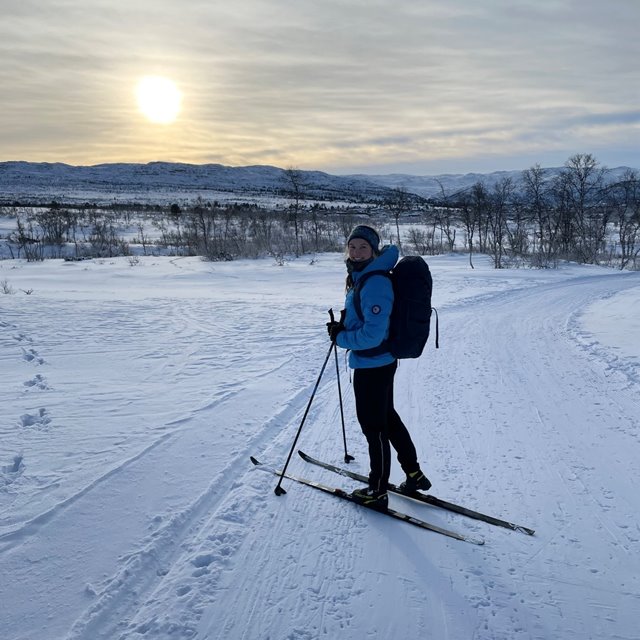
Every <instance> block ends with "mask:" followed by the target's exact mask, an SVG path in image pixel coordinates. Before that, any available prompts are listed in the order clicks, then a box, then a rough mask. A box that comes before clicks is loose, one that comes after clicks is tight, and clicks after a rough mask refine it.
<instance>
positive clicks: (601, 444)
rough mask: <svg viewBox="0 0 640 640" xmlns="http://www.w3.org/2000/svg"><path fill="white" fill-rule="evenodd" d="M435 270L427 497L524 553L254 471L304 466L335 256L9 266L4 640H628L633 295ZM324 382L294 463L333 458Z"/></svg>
mask: <svg viewBox="0 0 640 640" xmlns="http://www.w3.org/2000/svg"><path fill="white" fill-rule="evenodd" d="M429 262H430V264H431V266H432V271H433V273H434V278H435V282H436V293H435V297H434V304H435V305H436V306H437V307H438V308H439V309H440V319H441V326H440V328H441V349H440V350H439V351H435V350H434V349H433V345H430V346H429V348H428V351H427V353H426V354H425V355H424V356H423V357H422V358H421V359H419V360H416V361H405V362H403V363H402V364H401V367H400V369H399V372H398V378H397V393H396V396H397V406H398V408H399V410H400V411H401V413H402V415H403V416H404V418H405V420H406V422H407V423H408V425H409V426H410V429H411V430H412V432H413V433H414V435H415V439H416V444H417V446H418V450H419V455H420V458H421V460H422V461H423V465H424V468H425V469H427V470H428V472H429V476H430V477H431V479H432V480H433V483H434V488H433V492H434V493H435V494H436V495H439V496H441V497H443V498H448V499H451V500H454V501H458V502H462V503H464V504H467V505H469V506H473V507H477V508H481V509H483V510H485V511H487V512H490V513H494V514H496V515H501V516H504V517H507V518H509V519H511V520H514V521H517V522H521V523H522V524H525V525H529V526H532V527H533V528H535V529H536V532H537V533H536V536H534V537H528V536H525V535H522V534H520V533H517V532H511V531H506V530H502V529H497V528H495V527H491V526H489V525H487V524H484V523H480V522H475V521H472V520H468V519H465V518H463V517H460V516H455V515H453V514H448V513H446V512H441V511H438V510H435V509H433V508H430V507H425V506H421V505H412V504H410V503H409V502H408V501H405V500H403V499H402V498H398V497H396V498H394V499H393V503H394V505H395V506H396V507H397V508H399V509H402V510H408V511H411V512H412V513H414V514H415V515H417V516H419V517H422V518H425V519H428V520H430V521H432V522H434V523H436V524H440V525H442V526H447V527H450V528H454V529H457V530H459V531H463V532H468V533H472V534H473V535H474V536H481V537H483V538H485V540H486V545H485V546H484V547H474V546H472V545H468V544H465V543H462V542H457V541H453V540H450V539H446V538H443V537H441V536H438V535H436V534H431V533H428V532H424V531H420V530H418V529H414V528H413V527H411V526H409V525H404V524H402V523H398V522H394V521H391V520H390V519H387V518H385V517H384V516H382V515H379V514H375V513H370V512H367V511H365V510H363V509H361V508H358V507H357V506H353V505H349V504H346V503H342V502H339V501H338V500H336V499H334V498H332V497H330V496H326V495H323V494H319V493H317V492H314V491H313V490H311V489H307V488H305V487H301V486H297V485H293V483H291V482H285V487H286V489H287V491H288V493H287V495H286V496H282V497H279V498H278V497H275V496H274V494H273V487H274V486H275V480H276V479H275V478H274V477H273V476H269V475H267V474H265V473H262V472H261V471H260V470H257V469H254V468H253V467H252V465H251V464H250V462H249V459H248V458H249V455H251V454H253V455H257V456H258V457H260V458H262V459H264V460H266V461H269V462H272V463H274V464H276V465H280V464H282V463H283V462H284V459H285V457H286V454H287V453H288V451H289V448H290V446H291V443H292V441H293V437H294V435H295V432H296V430H297V427H298V425H299V423H300V419H301V417H302V414H303V412H304V409H305V407H306V404H307V402H308V399H309V395H310V392H311V389H312V388H313V386H314V384H315V382H316V378H317V375H318V372H319V369H320V366H321V364H322V362H323V360H324V357H325V355H326V353H327V349H328V344H327V341H326V332H325V329H324V323H325V322H326V320H327V317H328V316H327V309H328V308H329V307H331V306H333V307H334V308H335V309H339V308H340V304H341V297H342V294H341V290H342V284H343V276H344V273H343V269H344V267H343V265H342V264H341V258H340V256H338V255H325V256H321V257H320V258H319V259H318V260H317V261H315V262H314V263H313V264H309V263H308V262H307V261H305V260H298V261H294V262H290V263H288V264H286V265H285V266H276V265H274V264H273V263H272V262H271V261H269V260H263V261H255V262H253V261H238V262H234V263H205V262H201V261H199V260H198V259H195V258H185V259H170V258H151V257H143V258H142V259H141V261H140V263H139V264H138V265H137V266H131V264H130V263H129V262H128V261H127V260H126V259H124V258H123V259H114V260H96V261H91V262H85V263H63V262H61V261H47V262H45V263H41V264H40V263H33V264H27V263H25V262H21V261H2V262H0V281H6V282H7V284H9V285H11V287H12V288H13V289H14V291H15V294H13V295H0V402H1V403H2V407H3V413H2V418H1V419H0V442H1V445H0V575H2V580H1V581H0V628H1V629H2V638H3V639H6V640H26V639H29V640H32V639H38V640H58V639H69V640H70V639H76V640H99V639H109V640H113V639H117V638H122V639H124V638H126V639H134V638H135V639H137V640H143V639H174V638H175V639H177V638H180V639H181V638H198V639H199V640H205V639H208V640H214V639H215V640H218V639H220V640H223V639H225V640H227V639H233V640H236V639H260V640H265V639H272V640H281V639H288V640H311V639H315V638H326V639H331V640H333V639H335V638H346V639H349V640H352V639H353V640H361V639H362V638H384V639H387V638H412V637H423V638H434V639H438V640H441V639H450V640H459V639H460V638H473V639H481V640H489V639H492V640H493V639H504V640H507V639H510V640H511V639H513V638H516V639H530V638H531V639H533V638H535V639H543V640H548V639H555V638H562V639H563V640H564V639H568V640H574V639H575V640H578V639H579V640H584V639H585V638H598V639H605V638H607V639H609V638H619V639H631V638H636V637H637V619H638V615H639V614H640V578H639V577H638V576H640V559H639V558H640V553H639V551H640V515H639V514H640V497H638V496H639V495H640V493H639V491H638V478H639V477H640V474H639V471H640V469H639V466H640V455H639V454H640V429H639V427H640V425H639V424H638V423H639V418H638V416H640V400H639V398H640V394H639V393H638V391H639V386H640V353H638V350H637V344H638V341H637V339H636V340H633V339H629V336H636V337H637V336H638V334H639V333H640V321H639V320H638V318H639V317H640V316H639V315H638V313H637V309H638V305H639V304H640V276H639V275H638V274H637V273H620V272H617V271H612V270H607V269H601V268H594V267H566V268H562V269H560V270H557V271H532V270H513V271H509V270H503V271H495V270H492V269H491V268H490V265H489V263H488V261H487V263H486V264H484V265H478V266H477V268H476V269H475V270H470V269H469V268H468V266H467V262H466V259H465V258H464V257H455V256H451V257H446V256H442V257H437V258H431V259H430V260H429ZM29 290H33V292H32V293H31V294H30V295H25V293H23V291H29ZM330 365H331V366H329V368H328V369H327V372H326V374H325V377H324V378H323V381H322V383H321V385H320V387H319V390H318V394H317V397H316V400H315V402H314V404H313V406H312V409H311V411H310V414H309V417H308V419H307V423H306V425H305V428H304V430H303V432H302V436H301V438H300V442H299V445H300V447H301V448H303V449H305V450H307V451H309V452H310V453H314V454H316V455H317V456H319V457H323V458H325V459H328V460H330V461H333V462H336V463H340V462H341V461H342V457H343V454H344V452H343V449H342V436H341V431H340V418H339V408H338V402H337V393H336V382H335V365H334V364H333V361H331V362H330ZM340 366H341V374H342V383H343V384H342V388H343V393H344V396H345V416H346V422H347V441H348V446H349V451H350V453H351V454H352V455H354V456H355V457H356V460H355V461H354V462H353V463H352V465H351V466H352V467H353V468H354V469H356V470H360V471H366V450H365V446H364V439H363V437H362V436H361V434H360V433H359V429H358V427H357V424H356V421H355V417H354V410H353V401H352V397H351V388H350V385H349V375H348V373H347V372H346V371H345V369H344V359H343V358H342V357H341V358H340ZM291 471H292V472H297V473H299V474H301V475H305V476H308V477H313V478H317V479H321V480H324V481H325V482H329V483H333V484H337V485H341V486H344V487H346V488H351V487H352V486H355V485H354V484H353V483H350V482H349V481H346V480H345V479H342V478H340V477H338V476H335V475H332V474H330V473H329V472H325V471H323V470H321V469H317V468H313V467H310V466H309V465H307V464H306V463H304V462H303V461H301V460H299V459H298V458H297V457H296V458H294V459H293V460H292V463H291ZM393 478H394V479H396V480H400V479H401V475H400V473H399V470H398V468H397V467H394V470H393Z"/></svg>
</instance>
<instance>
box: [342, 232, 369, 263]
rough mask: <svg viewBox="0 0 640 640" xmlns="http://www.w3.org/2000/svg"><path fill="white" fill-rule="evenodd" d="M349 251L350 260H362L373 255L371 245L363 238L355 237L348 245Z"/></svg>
mask: <svg viewBox="0 0 640 640" xmlns="http://www.w3.org/2000/svg"><path fill="white" fill-rule="evenodd" d="M347 249H348V251H349V260H353V261H354V262H362V261H363V260H368V259H369V258H371V256H373V249H372V248H371V245H370V244H369V243H368V242H367V241H366V240H365V239H363V238H354V239H353V240H351V241H350V242H349V244H348V245H347Z"/></svg>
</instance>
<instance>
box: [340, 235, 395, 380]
mask: <svg viewBox="0 0 640 640" xmlns="http://www.w3.org/2000/svg"><path fill="white" fill-rule="evenodd" d="M398 256H399V251H398V247H396V246H395V245H387V246H385V247H383V248H382V251H381V252H380V255H379V256H378V257H377V258H375V260H373V262H371V263H370V264H368V265H367V266H366V267H365V268H364V269H363V270H362V271H354V272H353V273H352V277H353V283H354V287H355V285H356V284H357V282H358V280H359V279H360V278H361V277H362V276H363V275H364V274H365V273H369V272H371V271H389V270H391V269H393V267H394V266H395V264H396V262H397V261H398ZM353 298H354V288H351V289H350V290H349V291H348V292H347V296H346V299H345V312H346V313H345V318H344V326H345V329H344V331H341V332H340V333H339V334H338V337H337V338H336V344H337V345H338V346H339V347H342V348H343V349H350V350H351V352H350V353H349V366H350V367H351V368H352V369H369V368H373V367H383V366H385V365H387V364H391V363H392V362H393V361H394V360H395V358H394V357H393V356H392V355H391V354H390V353H381V354H379V355H377V356H362V355H359V354H358V353H356V351H358V350H361V349H371V348H373V347H377V346H378V345H379V344H380V343H381V342H382V341H383V340H384V339H385V338H387V337H388V335H389V319H390V317H391V309H392V307H393V287H392V285H391V280H390V279H389V278H388V277H387V276H384V275H375V276H371V277H370V278H369V279H368V280H367V281H366V283H365V284H364V285H363V287H362V289H361V291H360V306H361V307H362V315H363V317H364V321H362V320H360V318H359V317H358V313H357V312H356V309H355V305H354V301H353Z"/></svg>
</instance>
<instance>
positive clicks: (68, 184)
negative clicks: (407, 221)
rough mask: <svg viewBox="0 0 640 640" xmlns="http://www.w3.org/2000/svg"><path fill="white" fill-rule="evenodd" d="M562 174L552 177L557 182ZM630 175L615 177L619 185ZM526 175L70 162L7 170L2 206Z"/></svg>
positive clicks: (364, 196) (371, 199)
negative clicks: (24, 202)
mask: <svg viewBox="0 0 640 640" xmlns="http://www.w3.org/2000/svg"><path fill="white" fill-rule="evenodd" d="M561 170H562V167H551V168H548V169H546V171H547V172H548V173H549V174H550V175H553V174H556V173H557V172H559V171H561ZM627 170H629V167H616V168H615V169H610V170H609V175H610V176H611V178H613V179H615V178H616V177H618V176H621V175H623V173H624V172H625V171H627ZM521 176H522V170H513V171H494V172H489V173H475V172H472V173H465V174H453V173H444V174H437V175H422V176H421V175H413V174H404V173H391V174H346V175H333V174H329V173H326V172H324V171H314V170H300V169H282V168H280V167H275V166H272V165H248V166H229V165H222V164H198V165H196V164H188V163H180V162H164V161H154V162H149V163H102V164H97V165H71V164H66V163H63V162H53V163H51V162H28V161H22V160H15V161H5V162H0V201H5V202H7V201H19V200H24V199H38V198H39V199H45V200H46V199H49V200H52V199H61V200H68V201H87V202H99V203H103V202H110V203H112V202H114V201H119V202H125V201H131V202H153V203H157V204H166V203H168V202H173V201H187V200H194V199H196V198H198V197H201V198H204V199H206V200H219V201H230V200H234V201H239V200H242V201H256V202H257V201H264V200H265V199H268V198H271V199H275V200H278V199H279V200H290V199H291V197H292V194H293V193H294V192H295V191H296V189H297V188H298V189H299V193H300V194H301V195H302V196H303V197H304V198H305V199H311V200H318V201H326V202H337V201H343V202H346V203H360V204H361V203H370V204H371V203H373V204H375V203H380V202H383V201H385V200H388V199H390V198H392V197H393V195H394V191H397V190H398V189H402V190H403V191H406V192H407V193H408V194H410V195H411V196H413V197H415V198H416V199H417V198H432V197H438V196H441V195H443V192H444V194H451V193H455V192H458V191H461V190H464V189H466V188H468V187H470V186H472V185H473V184H475V183H477V182H483V183H484V184H486V185H487V186H488V187H491V186H492V185H493V184H495V183H497V182H498V181H499V180H502V179H504V178H512V179H513V180H514V181H515V182H516V183H517V182H518V181H519V180H520V179H521Z"/></svg>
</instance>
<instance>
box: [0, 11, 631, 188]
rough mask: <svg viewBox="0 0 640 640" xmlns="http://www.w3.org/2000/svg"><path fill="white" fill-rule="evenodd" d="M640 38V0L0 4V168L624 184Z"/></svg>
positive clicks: (629, 148)
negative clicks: (162, 92) (478, 174)
mask: <svg viewBox="0 0 640 640" xmlns="http://www.w3.org/2000/svg"><path fill="white" fill-rule="evenodd" d="M639 24H640V0H598V1H596V0H0V87H1V91H0V161H2V160H29V161H47V162H67V163H70V164H98V163H102V162H150V161H154V160H166V161H176V162H189V163H196V164H201V163H210V162H213V163H221V164H228V165H252V164H272V165H277V166H281V167H297V168H301V169H319V170H324V171H328V172H331V173H337V174H344V173H356V172H366V173H391V172H403V173H413V174H425V175H426V174H437V173H445V172H456V173H459V172H467V171H493V170H502V169H504V170H510V169H523V168H527V167H530V166H532V165H533V164H536V163H539V164H541V165H543V166H558V165H561V164H563V163H564V162H565V160H567V159H568V158H569V157H570V156H571V155H574V154H576V153H591V154H593V155H594V156H595V157H596V159H597V160H599V161H600V162H601V163H602V164H604V165H607V166H609V167H615V166H619V165H623V164H624V165H628V166H633V167H636V168H640V37H639V36H638V25H639ZM145 76H161V77H164V78H167V79H170V80H172V81H173V82H174V83H175V85H176V86H177V88H178V90H179V91H180V93H181V102H180V107H181V108H180V112H179V113H178V115H177V118H176V119H175V120H174V121H172V122H169V123H162V124H159V123H155V122H152V121H151V120H150V119H149V116H148V114H147V115H145V114H144V113H142V112H141V111H140V109H139V106H138V103H137V98H136V86H137V84H138V82H139V81H140V79H141V78H143V77H145ZM165 99H166V98H162V100H165ZM157 100H161V99H160V98H157Z"/></svg>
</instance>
